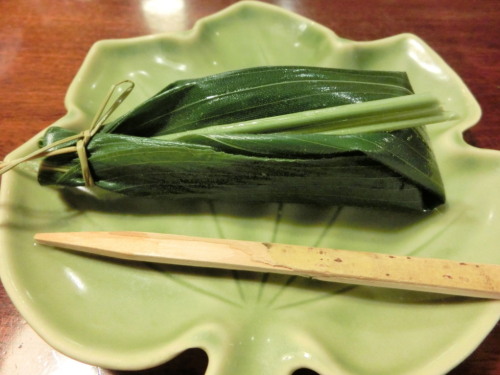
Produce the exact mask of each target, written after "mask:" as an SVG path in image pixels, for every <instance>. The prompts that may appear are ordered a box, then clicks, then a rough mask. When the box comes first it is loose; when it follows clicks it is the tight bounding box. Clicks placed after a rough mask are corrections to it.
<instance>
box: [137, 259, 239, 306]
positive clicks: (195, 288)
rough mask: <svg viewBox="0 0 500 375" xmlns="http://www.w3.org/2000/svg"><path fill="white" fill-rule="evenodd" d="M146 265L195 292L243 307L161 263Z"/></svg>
mask: <svg viewBox="0 0 500 375" xmlns="http://www.w3.org/2000/svg"><path fill="white" fill-rule="evenodd" d="M145 265H146V266H147V267H148V268H150V269H151V270H153V271H156V272H159V273H161V274H162V275H163V276H165V277H166V278H169V279H170V280H172V281H174V282H175V283H177V284H179V285H181V286H183V287H186V288H189V289H191V290H192V291H194V292H197V293H201V294H204V295H205V296H208V297H212V298H214V299H216V300H218V301H221V302H224V303H226V304H228V305H231V306H235V307H238V308H242V307H243V305H240V304H238V303H236V302H235V301H233V300H232V299H230V298H225V297H223V296H222V295H220V294H217V293H214V292H211V291H209V290H207V289H204V288H202V287H200V286H197V285H194V284H192V283H190V282H188V281H187V280H186V279H185V278H182V277H177V276H175V275H174V274H173V273H172V272H168V271H167V270H164V269H162V267H161V266H160V265H157V264H154V263H145Z"/></svg>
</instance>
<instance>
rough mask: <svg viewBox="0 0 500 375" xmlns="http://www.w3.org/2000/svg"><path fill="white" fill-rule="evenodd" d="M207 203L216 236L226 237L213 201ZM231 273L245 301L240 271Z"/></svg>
mask: <svg viewBox="0 0 500 375" xmlns="http://www.w3.org/2000/svg"><path fill="white" fill-rule="evenodd" d="M208 204H209V207H210V212H211V213H212V218H213V220H214V223H215V228H216V230H217V236H218V237H219V238H226V236H225V235H224V230H223V229H222V225H221V223H220V221H219V217H218V215H217V210H216V209H215V205H214V202H212V201H209V202H208ZM231 273H232V275H233V280H234V281H235V283H236V289H237V291H238V295H239V296H240V299H241V300H242V301H243V302H246V300H247V298H246V296H245V292H244V290H243V286H242V285H241V278H240V273H239V272H238V271H232V272H231Z"/></svg>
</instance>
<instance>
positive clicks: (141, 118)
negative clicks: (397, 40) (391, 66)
mask: <svg viewBox="0 0 500 375" xmlns="http://www.w3.org/2000/svg"><path fill="white" fill-rule="evenodd" d="M407 95H413V94H412V90H411V86H410V83H409V81H408V79H407V77H406V74H404V73H399V72H374V71H352V70H340V69H326V68H311V67H259V68H252V69H245V70H240V71H233V72H227V73H223V74H219V75H214V76H209V77H204V78H200V79H193V80H185V81H178V82H174V83H172V84H170V85H168V86H167V87H166V88H165V89H163V90H162V91H160V92H159V93H158V94H157V95H155V96H153V97H152V98H151V99H149V100H147V101H146V102H145V103H143V104H142V105H140V106H139V107H137V108H135V109H134V110H132V111H131V112H129V113H128V114H126V115H124V116H122V117H121V118H119V119H117V120H115V121H113V122H111V123H109V124H107V125H106V126H105V127H104V129H103V130H102V131H100V132H99V133H97V134H96V135H94V137H93V138H92V139H91V140H90V142H89V144H88V145H87V154H88V155H89V157H88V161H89V165H90V168H91V173H92V176H93V178H94V180H95V183H96V185H97V186H99V187H100V188H103V189H106V190H109V191H113V192H117V193H120V194H124V195H127V196H154V197H165V198H166V199H198V198H200V199H210V200H230V201H264V202H295V203H312V204H328V205H356V206H371V207H373V206H375V207H385V208H406V209H413V210H419V211H426V210H430V209H433V208H435V207H437V206H438V205H440V204H442V203H444V200H445V196H444V188H443V184H442V181H441V177H440V175H439V169H438V166H437V163H436V161H435V158H434V156H433V153H432V150H431V148H430V146H429V142H428V139H427V136H426V133H425V130H424V128H423V127H421V126H420V123H421V122H422V119H424V120H425V119H426V118H434V119H435V118H436V116H437V118H439V119H441V120H443V119H444V118H445V117H442V112H441V109H440V107H439V106H438V105H436V102H435V101H432V100H431V101H430V102H429V103H427V102H426V103H427V104H425V103H424V102H422V103H424V104H421V102H418V100H419V99H418V98H415V99H413V97H409V99H407V100H406V101H408V102H409V103H417V104H416V107H417V108H418V111H416V112H415V110H414V109H413V112H411V111H410V110H408V111H407V112H405V111H401V109H400V108H398V109H396V110H394V109H392V108H395V107H394V105H392V104H391V98H399V97H402V96H407ZM387 100H389V102H388V103H389V104H383V105H387V111H385V107H383V109H382V110H380V109H379V110H378V112H381V113H387V116H385V120H383V121H386V122H387V123H388V125H385V124H384V126H387V127H388V129H387V130H384V131H362V132H354V131H353V132H351V133H349V132H347V134H334V133H335V130H336V129H337V128H339V127H342V128H346V127H347V128H348V129H349V126H346V122H349V121H350V119H351V118H355V120H354V122H353V123H354V125H352V126H353V127H354V126H358V125H359V124H357V123H359V122H360V121H359V118H367V119H368V120H367V121H368V122H369V123H374V124H377V123H380V122H381V120H380V119H379V118H378V117H373V116H374V115H371V114H370V113H369V112H363V111H362V113H359V114H358V115H357V116H351V117H349V116H347V118H346V119H344V118H341V120H337V121H334V120H333V117H335V116H333V115H331V114H330V112H333V111H331V110H330V108H335V107H339V108H340V106H343V107H342V110H343V111H345V109H344V108H351V107H348V106H350V105H353V104H355V103H366V102H370V101H377V102H376V103H377V104H378V103H386V102H387ZM395 100H396V99H395ZM373 107H376V106H373ZM414 107H415V105H414ZM420 107H422V108H423V110H422V111H421V110H420ZM352 108H361V106H360V107H354V106H353V107H352ZM311 110H313V111H318V110H319V111H320V112H321V113H326V114H327V115H326V117H325V121H323V120H322V122H321V126H317V124H314V125H313V123H314V121H310V123H308V122H307V121H306V120H300V121H298V125H299V126H297V124H295V125H293V129H292V126H291V125H290V124H291V122H290V121H289V119H290V118H291V119H296V118H300V117H296V116H300V115H301V114H303V113H306V112H307V111H311ZM328 111H330V112H328ZM391 111H392V113H391ZM410 112H411V113H410ZM314 113H316V112H314ZM318 113H319V112H318ZM366 113H368V115H366ZM422 113H424V114H423V115H422ZM405 114H406V115H405ZM283 115H285V116H288V117H287V118H286V119H285V120H286V121H282V122H280V121H281V120H282V117H283ZM280 116H281V117H280ZM377 116H380V115H377ZM426 116H427V117H426ZM440 116H441V117H440ZM337 117H338V116H337ZM303 118H304V119H307V118H308V117H307V116H303ZM315 118H317V117H315ZM373 118H375V120H373ZM392 118H394V119H395V120H391V119H392ZM262 119H264V122H265V123H269V124H276V123H277V124H278V126H276V127H275V128H273V130H272V131H270V132H267V131H266V129H267V128H266V127H265V126H263V127H262V128H258V127H256V126H257V125H255V124H257V123H258V122H259V121H260V120H262ZM328 119H331V121H328ZM370 119H372V120H370ZM387 119H389V120H387ZM254 120H255V121H254ZM294 121H295V122H297V121H296V120H294ZM363 121H364V122H363ZM363 121H361V123H362V125H363V124H364V123H366V122H367V121H365V120H363ZM401 121H406V122H407V123H408V124H409V125H408V124H406V123H405V126H404V128H403V129H399V128H397V130H391V129H390V127H391V124H395V123H396V122H397V123H398V124H399V123H401ZM292 122H293V121H292ZM412 123H413V124H419V125H418V126H411V124H412ZM227 124H233V125H232V126H226V125H227ZM242 125H245V126H246V127H244V126H242ZM252 126H254V128H252ZM363 126H364V125H363ZM392 126H394V127H395V125H392ZM234 129H236V131H235V130H234ZM241 129H243V130H241ZM332 132H333V133H332ZM70 135H74V132H72V131H70V130H67V129H61V128H58V127H52V128H49V129H48V131H47V132H46V133H45V135H44V138H43V140H42V145H47V144H51V143H53V142H56V141H58V140H61V139H65V138H66V137H68V136H70ZM39 181H40V183H41V184H43V185H59V186H70V187H76V186H82V185H84V181H83V178H82V171H81V167H80V163H79V160H78V158H77V157H76V156H75V154H66V155H57V156H52V157H48V158H46V159H45V160H44V161H43V163H42V165H41V168H40V171H39Z"/></svg>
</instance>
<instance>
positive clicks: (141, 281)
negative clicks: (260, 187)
mask: <svg viewBox="0 0 500 375" xmlns="http://www.w3.org/2000/svg"><path fill="white" fill-rule="evenodd" d="M266 64H274V65H278V64H289V65H292V64H293V65H318V66H330V67H340V68H354V69H357V68H360V69H363V68H366V69H383V70H403V71H406V72H408V74H409V76H410V79H411V80H412V82H413V85H414V88H415V91H416V92H417V93H418V92H431V93H433V94H435V95H437V96H438V97H439V98H440V100H441V101H442V102H443V103H444V104H445V105H446V107H447V109H449V110H452V111H455V112H456V113H457V114H458V116H459V117H458V119H457V120H454V121H450V122H446V123H442V124H440V125H436V126H432V127H430V128H429V133H430V136H431V140H432V144H433V147H434V149H435V152H436V157H437V161H438V163H439V165H440V166H441V169H442V174H443V179H444V183H445V187H446V191H447V197H448V203H447V205H446V206H445V207H442V208H440V209H439V210H436V211H435V212H432V213H431V214H428V215H425V217H422V216H421V215H420V216H418V215H416V216H413V215H410V214H403V213H387V212H386V213H382V212H377V211H367V210H360V209H352V208H343V209H341V208H337V207H313V206H299V205H284V206H280V205H277V204H269V205H230V204H223V203H213V204H210V203H207V202H190V203H189V204H181V203H175V204H174V203H171V202H168V201H160V202H158V201H154V200H133V199H130V200H126V201H107V202H105V203H102V204H98V202H96V201H93V200H91V199H88V198H85V197H84V196H79V195H78V194H77V193H74V192H61V191H58V190H55V189H51V188H47V187H41V186H39V184H38V183H37V180H36V172H37V168H38V162H29V163H26V164H24V165H22V166H20V167H18V168H16V170H13V171H11V172H9V173H7V174H6V175H5V176H4V177H3V181H2V190H1V202H0V204H1V237H0V257H1V259H2V262H1V263H0V271H1V277H2V282H3V283H4V286H5V288H6V290H7V291H8V293H9V295H10V297H11V298H12V300H13V301H14V303H15V305H16V306H17V308H18V309H19V310H20V312H21V313H22V314H23V316H24V317H25V318H26V319H27V321H28V322H29V323H30V324H31V325H32V327H33V328H34V329H35V330H36V331H37V332H38V333H39V334H40V335H41V336H42V337H43V338H44V339H45V340H46V341H47V342H49V343H50V344H51V345H53V346H54V347H55V348H56V349H58V350H59V351H61V352H63V353H65V354H67V355H69V356H71V357H74V358H76V359H79V360H81V361H84V362H88V363H92V364H96V365H100V366H104V367H110V368H121V369H139V368H145V367H149V366H153V365H156V364H159V363H161V362H163V361H166V360H168V359H169V358H171V357H172V356H174V355H176V354H177V353H179V352H181V351H182V350H184V349H186V348H190V347H201V348H203V349H204V350H206V351H207V353H208V355H209V357H210V362H209V366H208V370H207V372H208V373H209V374H218V375H221V374H242V375H244V374H259V375H263V374H273V375H277V374H288V373H290V372H292V371H293V370H294V369H296V368H300V367H308V368H311V369H313V370H315V371H317V372H319V373H321V374H324V375H327V374H357V375H368V374H371V375H375V374H384V375H387V374H423V373H425V374H439V373H443V372H446V371H447V370H449V369H450V368H452V367H453V366H455V365H456V364H457V363H458V362H460V361H461V360H463V359H464V358H465V357H466V356H467V355H468V354H469V353H470V352H471V351H472V350H474V349H475V348H476V347H477V345H478V344H479V343H480V342H481V340H482V339H483V338H484V336H485V335H487V334H488V332H489V331H490V330H491V328H492V327H493V326H494V324H495V323H496V321H497V320H498V317H499V314H500V306H499V304H498V303H497V302H491V301H480V300H472V299H465V298H453V297H444V296H440V295H432V294H424V293H412V292H403V291H393V290H384V289H376V288H368V287H349V286H341V285H335V284H327V283H322V282H318V281H311V280H308V279H304V278H289V277H285V276H276V275H263V274H249V273H240V272H238V273H236V272H229V271H216V270H200V269H196V270H195V269H190V268H180V267H171V266H154V265H146V264H141V263H128V262H121V261H115V260H104V259H100V258H96V257H91V256H83V255H78V254H74V253H69V252H64V251H61V250H57V249H52V248H48V247H38V246H34V245H33V240H32V237H33V234H34V233H35V232H41V231H43V232H49V231H80V230H138V231H153V232H167V233H168V232H170V233H177V234H190V235H199V236H216V237H219V236H220V237H228V238H237V239H247V240H263V241H277V242H288V243H296V244H308V245H315V246H317V245H321V246H325V247H338V248H346V249H355V250H366V251H383V252H387V253H394V254H413V255H422V256H430V257H432V256H436V257H443V258H450V259H457V260H458V259H461V260H464V261H476V262H491V263H499V262H500V253H499V252H498V242H499V239H500V237H499V232H498V225H499V223H498V222H499V220H500V215H499V212H500V198H499V196H498V186H499V184H500V173H499V169H498V165H499V163H500V154H499V153H498V152H496V151H488V150H479V149H475V148H473V147H470V146H469V145H467V144H466V143H465V142H464V141H463V139H462V132H463V131H464V130H465V129H466V128H468V127H470V126H472V125H473V124H474V123H475V122H477V121H478V119H479V117H480V109H479V106H478V104H477V103H476V101H475V100H474V98H473V97H472V95H471V94H470V92H469V91H468V89H467V88H466V87H465V86H464V84H463V83H462V81H461V80H460V79H459V77H457V75H456V74H455V73H454V72H453V71H452V70H451V69H450V68H449V67H448V66H447V65H446V64H445V63H444V62H443V61H442V60H441V58H440V57H439V56H437V55H436V54H435V53H434V52H433V51H432V50H431V49H430V48H429V47H428V46H427V45H426V44H425V43H424V42H423V41H422V40H420V39H419V38H418V37H416V36H413V35H397V36H394V37H390V38H387V39H383V40H377V41H372V42H354V41H349V40H345V39H342V38H340V37H338V36H337V35H336V34H335V33H333V32H332V31H330V30H327V29H325V28H324V27H322V26H320V25H318V24H315V23H314V22H312V21H310V20H307V19H304V18H302V17H299V16H297V15H295V14H292V13H289V12H287V11H284V10H282V9H280V8H276V7H272V6H269V5H266V4H263V3H260V2H259V3H254V2H240V3H238V4H236V5H234V6H232V7H230V8H228V9H226V10H224V11H222V12H220V13H218V14H215V15H213V16H211V17H208V18H206V19H204V20H201V21H200V22H198V23H197V24H196V26H195V27H194V28H193V30H191V31H189V32H183V33H178V34H170V35H154V36H147V37H140V38H135V39H128V40H111V41H103V42H99V43H97V44H96V45H95V46H94V47H93V48H92V49H91V51H90V52H89V54H88V57H87V59H86V60H85V61H84V63H83V66H82V68H81V70H80V71H79V72H78V74H77V76H76V77H75V79H74V81H73V83H72V84H71V87H70V88H69V91H68V94H67V97H66V106H67V109H68V113H67V115H66V116H64V117H63V118H62V119H61V120H59V121H58V122H57V125H59V126H63V127H67V128H72V129H79V130H83V129H85V128H86V127H87V126H88V125H89V123H90V121H91V119H92V118H93V116H94V113H95V112H96V111H97V108H98V107H99V105H100V103H101V101H102V99H103V97H104V96H105V93H106V92H107V91H108V89H109V88H110V86H111V85H112V84H114V83H116V82H119V81H121V80H123V79H131V80H133V81H135V83H136V86H137V88H136V90H135V91H134V92H133V93H132V95H131V97H130V99H129V100H127V101H126V103H125V104H124V105H123V108H120V111H125V110H127V109H130V108H132V107H133V106H135V105H137V104H139V103H140V102H141V101H142V100H144V99H146V98H147V97H149V96H150V95H152V94H154V93H155V92H156V91H158V90H159V89H161V87H163V86H164V85H165V84H166V83H168V82H172V81H174V80H177V79H182V78H188V77H195V76H203V75H207V74H211V73H216V72H221V71H225V70H230V69H238V68H244V67H250V66H257V65H266ZM122 113H123V112H122ZM117 115H118V114H117ZM36 142H37V137H35V139H32V140H31V141H29V142H27V143H26V144H25V145H23V146H22V147H20V148H19V149H18V150H16V151H15V152H13V153H12V154H11V155H10V156H9V157H10V158H13V157H18V156H20V155H24V154H26V153H27V152H28V151H30V150H33V149H35V148H36V147H37V145H36Z"/></svg>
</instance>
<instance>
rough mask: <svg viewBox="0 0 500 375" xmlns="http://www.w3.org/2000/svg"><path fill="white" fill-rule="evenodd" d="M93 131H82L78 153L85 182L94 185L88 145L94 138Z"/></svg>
mask: <svg viewBox="0 0 500 375" xmlns="http://www.w3.org/2000/svg"><path fill="white" fill-rule="evenodd" d="M92 135H93V134H92V132H91V131H90V130H84V131H83V132H81V133H80V136H81V138H80V139H79V140H78V141H77V142H76V153H77V155H78V159H79V160H80V167H81V169H82V177H83V181H84V182H85V186H87V187H90V186H94V178H93V177H92V173H91V171H90V166H89V160H88V156H87V145H88V144H89V142H90V140H91V139H92Z"/></svg>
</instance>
